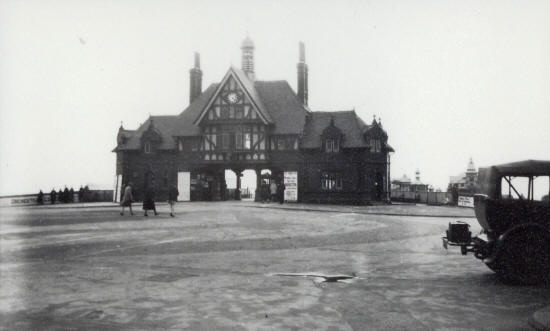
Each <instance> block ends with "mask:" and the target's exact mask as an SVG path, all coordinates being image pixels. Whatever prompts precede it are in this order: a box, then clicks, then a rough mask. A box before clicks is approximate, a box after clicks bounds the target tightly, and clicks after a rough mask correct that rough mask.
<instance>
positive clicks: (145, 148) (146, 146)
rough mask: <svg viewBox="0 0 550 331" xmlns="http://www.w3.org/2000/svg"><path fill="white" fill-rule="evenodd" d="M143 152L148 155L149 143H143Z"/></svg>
mask: <svg viewBox="0 0 550 331" xmlns="http://www.w3.org/2000/svg"><path fill="white" fill-rule="evenodd" d="M143 151H144V152H145V154H149V153H151V143H150V142H148V141H147V142H145V144H143Z"/></svg>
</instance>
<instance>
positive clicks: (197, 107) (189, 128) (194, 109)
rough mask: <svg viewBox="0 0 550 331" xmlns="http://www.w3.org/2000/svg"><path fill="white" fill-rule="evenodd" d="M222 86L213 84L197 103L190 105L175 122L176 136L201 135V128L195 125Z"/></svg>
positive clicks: (196, 100) (200, 96)
mask: <svg viewBox="0 0 550 331" xmlns="http://www.w3.org/2000/svg"><path fill="white" fill-rule="evenodd" d="M219 85H220V84H217V83H216V84H211V85H210V86H209V87H208V88H207V89H206V90H204V92H202V94H201V95H199V97H198V98H197V99H195V101H194V102H193V103H192V104H190V105H189V106H188V107H187V108H186V109H185V110H184V111H183V112H181V114H179V116H178V118H177V119H176V120H175V124H176V130H175V134H174V135H175V136H196V135H199V134H200V133H201V131H200V128H199V127H198V126H196V125H195V124H193V122H194V121H195V120H196V119H197V117H198V116H199V115H200V114H201V111H202V110H203V109H204V108H205V107H206V104H207V103H209V102H210V100H211V99H212V96H213V95H214V93H215V92H216V90H217V89H218V86H219Z"/></svg>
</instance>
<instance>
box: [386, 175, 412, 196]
mask: <svg viewBox="0 0 550 331" xmlns="http://www.w3.org/2000/svg"><path fill="white" fill-rule="evenodd" d="M391 190H392V191H399V192H409V191H410V190H411V179H410V178H409V177H407V175H405V174H403V177H401V178H397V179H393V180H392V181H391Z"/></svg>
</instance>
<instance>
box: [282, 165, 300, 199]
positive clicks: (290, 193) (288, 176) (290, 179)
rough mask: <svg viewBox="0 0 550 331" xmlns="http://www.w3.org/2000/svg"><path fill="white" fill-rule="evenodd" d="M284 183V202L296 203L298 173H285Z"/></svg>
mask: <svg viewBox="0 0 550 331" xmlns="http://www.w3.org/2000/svg"><path fill="white" fill-rule="evenodd" d="M284 183H285V201H289V202H296V201H298V172H296V171H285V173H284Z"/></svg>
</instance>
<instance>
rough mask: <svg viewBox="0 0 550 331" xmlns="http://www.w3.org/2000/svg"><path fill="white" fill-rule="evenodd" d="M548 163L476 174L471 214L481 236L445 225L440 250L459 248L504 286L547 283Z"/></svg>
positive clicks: (549, 236)
mask: <svg viewBox="0 0 550 331" xmlns="http://www.w3.org/2000/svg"><path fill="white" fill-rule="evenodd" d="M549 196H550V161H537V160H527V161H521V162H513V163H507V164H501V165H495V166H491V167H487V168H480V169H479V173H478V182H477V187H476V194H475V195H474V209H475V215H476V218H477V221H478V222H479V224H480V225H481V228H482V232H481V233H480V234H479V235H477V236H475V237H472V236H471V233H470V232H469V231H468V230H467V228H465V225H464V223H463V222H459V223H454V224H450V225H449V230H447V235H446V236H445V237H443V246H444V247H445V248H447V246H449V245H451V246H460V247H461V252H462V254H463V255H466V254H467V253H469V252H471V253H473V254H474V256H475V257H477V258H478V259H481V260H483V262H484V263H485V264H486V265H487V266H488V267H489V268H491V269H492V270H494V271H495V272H497V273H498V274H499V275H500V276H501V277H503V278H504V279H506V280H510V281H514V282H520V283H527V284H533V283H539V282H546V281H549V280H550V201H549V199H548V197H549Z"/></svg>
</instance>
